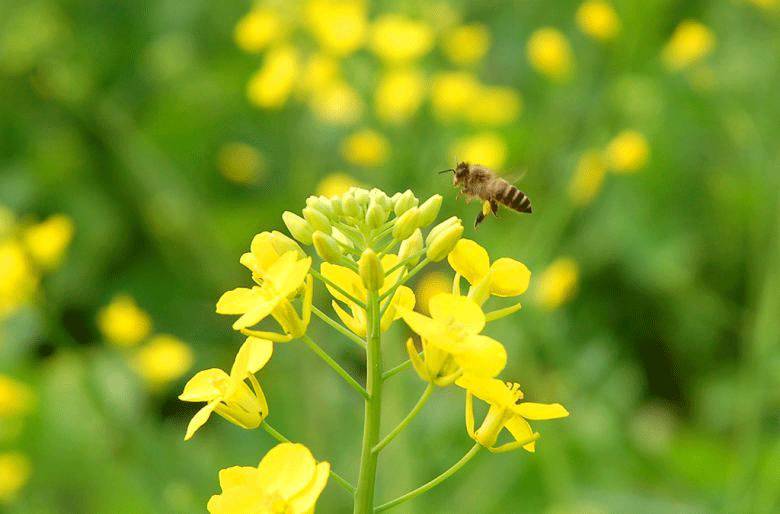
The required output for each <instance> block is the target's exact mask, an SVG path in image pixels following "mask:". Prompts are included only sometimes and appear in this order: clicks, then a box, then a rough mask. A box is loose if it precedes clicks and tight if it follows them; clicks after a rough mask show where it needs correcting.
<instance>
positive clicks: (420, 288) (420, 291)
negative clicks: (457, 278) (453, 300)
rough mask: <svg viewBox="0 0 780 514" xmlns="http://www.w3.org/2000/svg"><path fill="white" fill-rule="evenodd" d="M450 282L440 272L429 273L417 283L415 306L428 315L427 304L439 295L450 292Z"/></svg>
mask: <svg viewBox="0 0 780 514" xmlns="http://www.w3.org/2000/svg"><path fill="white" fill-rule="evenodd" d="M451 284H452V281H451V280H450V279H449V278H447V275H445V274H444V273H442V272H440V271H431V272H430V273H427V274H425V275H423V276H422V278H420V280H419V281H418V282H417V305H419V306H420V310H421V311H422V312H423V313H424V314H428V313H429V312H428V303H429V302H430V301H431V298H433V297H434V296H436V295H437V294H439V293H448V292H450V291H451V287H452V286H451Z"/></svg>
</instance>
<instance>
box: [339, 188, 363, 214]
mask: <svg viewBox="0 0 780 514" xmlns="http://www.w3.org/2000/svg"><path fill="white" fill-rule="evenodd" d="M341 210H342V211H343V212H344V215H345V216H350V217H352V218H357V217H359V216H360V205H358V203H357V200H355V195H353V194H351V193H347V194H345V195H344V197H343V198H342V199H341Z"/></svg>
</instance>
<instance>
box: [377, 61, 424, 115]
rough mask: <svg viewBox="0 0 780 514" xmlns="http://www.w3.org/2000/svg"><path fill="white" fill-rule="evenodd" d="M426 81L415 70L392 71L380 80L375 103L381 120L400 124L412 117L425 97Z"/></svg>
mask: <svg viewBox="0 0 780 514" xmlns="http://www.w3.org/2000/svg"><path fill="white" fill-rule="evenodd" d="M425 87H426V83H425V79H424V77H423V74H422V73H420V71H418V70H415V69H402V70H391V71H389V72H386V73H385V74H384V75H382V77H381V78H380V79H379V84H378V85H377V88H376V93H375V96H374V102H375V107H376V113H377V116H378V117H379V119H381V120H383V121H387V122H390V123H400V122H403V121H406V120H408V119H409V118H410V117H412V116H413V115H414V114H415V113H416V112H417V110H418V109H419V108H420V104H421V103H422V101H423V97H424V96H425Z"/></svg>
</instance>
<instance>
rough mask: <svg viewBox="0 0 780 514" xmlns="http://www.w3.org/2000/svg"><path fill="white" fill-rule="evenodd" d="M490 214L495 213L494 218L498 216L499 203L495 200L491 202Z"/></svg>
mask: <svg viewBox="0 0 780 514" xmlns="http://www.w3.org/2000/svg"><path fill="white" fill-rule="evenodd" d="M490 212H492V213H493V216H496V217H497V216H498V202H496V201H495V200H490Z"/></svg>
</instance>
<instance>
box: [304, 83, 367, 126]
mask: <svg viewBox="0 0 780 514" xmlns="http://www.w3.org/2000/svg"><path fill="white" fill-rule="evenodd" d="M309 106H310V107H311V110H312V112H313V113H314V114H315V116H317V118H319V119H320V120H322V121H324V122H326V123H330V124H333V125H351V124H353V123H355V122H356V121H358V120H359V119H360V117H361V116H362V115H363V100H361V98H360V95H358V93H357V91H355V89H354V88H352V86H350V85H349V84H347V83H346V82H344V81H341V80H335V81H333V82H332V83H330V84H328V85H326V86H325V87H323V88H322V89H320V90H317V91H314V92H313V93H312V96H311V99H310V101H309Z"/></svg>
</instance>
